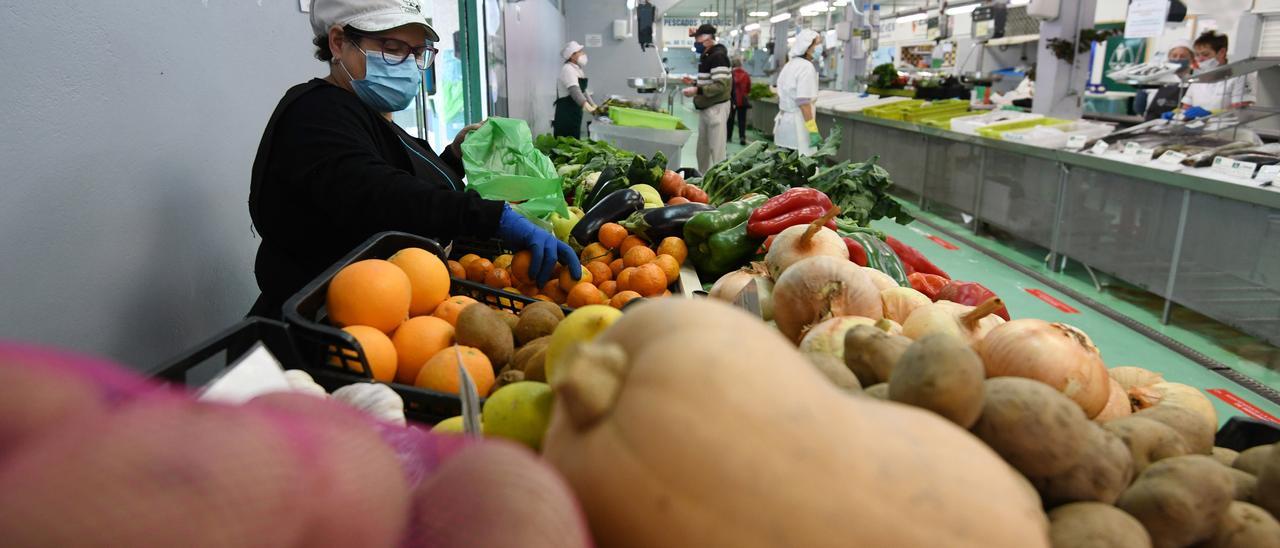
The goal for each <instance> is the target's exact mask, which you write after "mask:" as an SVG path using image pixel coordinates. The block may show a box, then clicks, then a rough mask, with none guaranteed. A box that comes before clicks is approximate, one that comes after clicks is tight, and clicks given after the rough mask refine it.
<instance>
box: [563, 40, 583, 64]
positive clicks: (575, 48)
mask: <svg viewBox="0 0 1280 548" xmlns="http://www.w3.org/2000/svg"><path fill="white" fill-rule="evenodd" d="M582 50H583V47H582V44H579V43H578V42H577V41H576V40H570V41H569V43H568V44H565V46H564V49H562V50H560V58H561V59H564V60H565V61H568V60H569V58H570V57H573V54H575V53H578V52H579V51H582Z"/></svg>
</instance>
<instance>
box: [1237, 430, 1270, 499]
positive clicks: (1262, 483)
mask: <svg viewBox="0 0 1280 548" xmlns="http://www.w3.org/2000/svg"><path fill="white" fill-rule="evenodd" d="M1271 447H1272V449H1271V451H1268V452H1267V453H1266V457H1267V462H1265V463H1263V465H1262V466H1261V467H1260V468H1261V471H1260V472H1258V488H1257V490H1256V491H1254V494H1253V503H1254V504H1257V505H1258V506H1261V507H1263V508H1266V509H1267V511H1268V512H1271V515H1273V516H1280V449H1276V447H1280V444H1277V445H1272V446H1271ZM1250 451H1252V449H1250ZM1245 453H1248V451H1245ZM1240 458H1244V453H1241V454H1240ZM1237 464H1238V462H1237Z"/></svg>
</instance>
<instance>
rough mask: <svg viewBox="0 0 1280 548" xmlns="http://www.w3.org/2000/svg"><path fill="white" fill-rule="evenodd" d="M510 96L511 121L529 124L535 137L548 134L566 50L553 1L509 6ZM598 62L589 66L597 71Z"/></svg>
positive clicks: (561, 21)
mask: <svg viewBox="0 0 1280 548" xmlns="http://www.w3.org/2000/svg"><path fill="white" fill-rule="evenodd" d="M504 18H505V20H504V23H503V27H504V28H505V29H507V35H506V38H507V60H508V61H507V86H508V91H507V96H508V105H509V107H510V110H511V117H512V118H520V119H523V120H525V121H527V122H529V128H530V129H532V130H533V134H534V135H535V136H536V135H539V134H541V133H549V132H550V131H551V118H552V117H553V115H554V110H553V109H552V108H551V103H552V102H554V101H555V100H556V77H557V76H558V75H559V74H560V65H561V62H560V50H561V49H562V48H563V47H564V44H565V42H567V40H565V37H564V16H563V15H561V13H560V10H559V9H558V8H556V6H554V5H552V3H551V1H550V0H529V1H526V2H517V3H508V4H507V8H506V13H505V15H504ZM594 63H595V60H594V59H592V63H591V64H589V65H588V66H589V67H590V68H592V69H594V68H595V64H594Z"/></svg>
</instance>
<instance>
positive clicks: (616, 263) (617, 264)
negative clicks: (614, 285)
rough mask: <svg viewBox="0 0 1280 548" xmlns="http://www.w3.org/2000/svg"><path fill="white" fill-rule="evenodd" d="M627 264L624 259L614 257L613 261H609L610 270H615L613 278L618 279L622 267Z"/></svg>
mask: <svg viewBox="0 0 1280 548" xmlns="http://www.w3.org/2000/svg"><path fill="white" fill-rule="evenodd" d="M626 266H627V265H626V264H624V263H623V262H622V259H614V260H613V262H611V263H609V270H611V271H613V279H615V280H616V279H618V274H621V273H622V269H623V268H626Z"/></svg>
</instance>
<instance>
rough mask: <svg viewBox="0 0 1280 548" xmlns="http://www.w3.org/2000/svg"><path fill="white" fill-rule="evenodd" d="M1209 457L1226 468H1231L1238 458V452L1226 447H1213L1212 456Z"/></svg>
mask: <svg viewBox="0 0 1280 548" xmlns="http://www.w3.org/2000/svg"><path fill="white" fill-rule="evenodd" d="M1210 456H1212V457H1213V458H1214V459H1215V460H1217V461H1218V462H1221V463H1222V464H1224V465H1226V466H1231V465H1232V464H1234V463H1235V462H1236V458H1238V457H1239V456H1240V452H1239V451H1236V450H1235V449H1227V448H1226V447H1214V448H1213V454H1212V455H1210Z"/></svg>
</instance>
